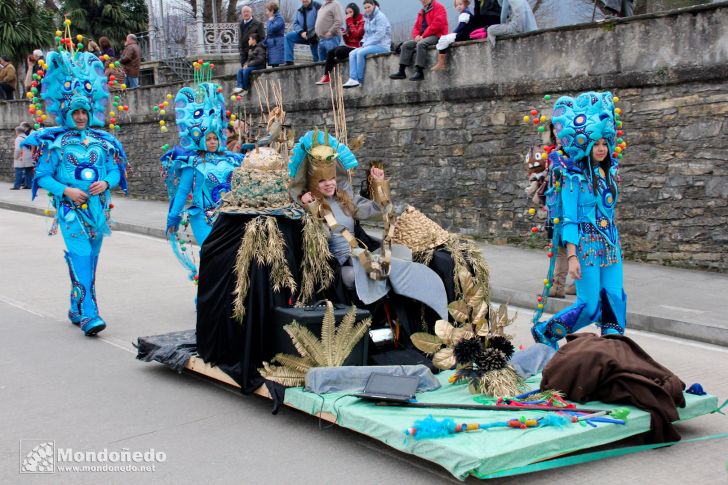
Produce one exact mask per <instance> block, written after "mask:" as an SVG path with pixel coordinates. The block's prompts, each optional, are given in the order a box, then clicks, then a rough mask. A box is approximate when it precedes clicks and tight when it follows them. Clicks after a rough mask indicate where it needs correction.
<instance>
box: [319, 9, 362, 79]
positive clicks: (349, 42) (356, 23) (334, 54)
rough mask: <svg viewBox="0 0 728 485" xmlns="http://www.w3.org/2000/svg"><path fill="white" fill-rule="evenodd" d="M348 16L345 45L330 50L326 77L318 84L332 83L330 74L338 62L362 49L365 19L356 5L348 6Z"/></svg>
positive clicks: (327, 56) (327, 57) (346, 13)
mask: <svg viewBox="0 0 728 485" xmlns="http://www.w3.org/2000/svg"><path fill="white" fill-rule="evenodd" d="M344 15H345V16H346V29H345V30H344V45H340V46H339V47H337V48H336V49H332V50H330V51H329V52H328V53H327V54H326V67H324V75H323V77H322V78H321V79H320V80H319V81H318V82H317V83H316V84H328V83H329V81H330V77H329V73H330V72H331V71H332V70H333V69H334V65H335V64H336V61H337V60H339V61H343V60H344V59H348V58H349V53H350V52H351V51H353V50H354V49H356V48H358V47H361V39H362V37H364V17H363V16H362V14H361V13H360V12H359V7H358V6H357V4H355V3H350V4H349V5H347V6H346V11H345V12H344Z"/></svg>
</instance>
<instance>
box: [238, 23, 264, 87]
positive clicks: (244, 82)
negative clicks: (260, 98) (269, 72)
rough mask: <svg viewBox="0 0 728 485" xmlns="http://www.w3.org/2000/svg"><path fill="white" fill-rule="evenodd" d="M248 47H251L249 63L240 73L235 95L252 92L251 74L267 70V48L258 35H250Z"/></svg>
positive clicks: (244, 65)
mask: <svg viewBox="0 0 728 485" xmlns="http://www.w3.org/2000/svg"><path fill="white" fill-rule="evenodd" d="M248 45H249V46H250V50H249V51H248V61H247V62H246V63H245V64H243V67H242V69H240V70H239V71H238V82H237V86H238V87H236V88H235V89H233V94H240V93H243V92H248V91H249V90H250V73H252V72H253V71H257V70H260V69H265V67H266V63H267V62H268V55H267V53H266V49H265V46H264V45H263V43H262V42H260V39H259V38H258V34H250V38H249V39H248Z"/></svg>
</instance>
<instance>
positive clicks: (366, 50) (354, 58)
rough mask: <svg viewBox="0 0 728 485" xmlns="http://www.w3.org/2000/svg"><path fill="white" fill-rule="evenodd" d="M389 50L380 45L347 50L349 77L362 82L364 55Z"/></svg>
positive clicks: (364, 65)
mask: <svg viewBox="0 0 728 485" xmlns="http://www.w3.org/2000/svg"><path fill="white" fill-rule="evenodd" d="M383 52H389V49H387V48H386V47H382V46H380V45H370V46H367V47H359V48H358V49H354V50H353V51H351V52H349V77H350V78H351V79H353V80H354V81H358V82H360V83H363V82H364V69H366V62H367V59H366V57H367V56H368V55H369V54H381V53H383Z"/></svg>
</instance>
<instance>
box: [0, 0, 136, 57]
mask: <svg viewBox="0 0 728 485" xmlns="http://www.w3.org/2000/svg"><path fill="white" fill-rule="evenodd" d="M0 1H1V0H0ZM62 5H63V8H62V11H63V12H65V13H66V14H67V15H68V18H70V19H71V22H73V23H72V25H71V31H72V33H73V34H74V35H76V34H83V35H84V36H86V37H90V38H92V39H94V40H96V41H98V39H99V37H101V36H106V37H108V38H109V40H111V43H112V45H114V47H115V48H116V49H117V51H118V50H119V49H120V48H121V47H122V46H123V45H124V41H125V40H126V36H127V35H128V34H136V33H139V32H145V31H147V30H148V29H149V27H148V19H149V12H148V11H147V5H146V3H145V2H144V0H64V1H63V2H62Z"/></svg>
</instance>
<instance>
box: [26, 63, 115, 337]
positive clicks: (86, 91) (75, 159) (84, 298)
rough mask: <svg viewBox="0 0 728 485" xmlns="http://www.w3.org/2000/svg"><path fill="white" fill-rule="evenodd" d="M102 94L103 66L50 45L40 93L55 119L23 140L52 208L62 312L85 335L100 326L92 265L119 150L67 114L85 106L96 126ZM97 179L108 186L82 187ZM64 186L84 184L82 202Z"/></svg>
mask: <svg viewBox="0 0 728 485" xmlns="http://www.w3.org/2000/svg"><path fill="white" fill-rule="evenodd" d="M108 96H109V92H108V87H107V84H106V77H105V76H104V65H103V64H102V63H101V61H99V59H98V58H97V57H96V56H94V55H92V54H90V53H80V52H77V53H75V54H72V53H70V52H66V51H62V52H51V53H50V54H49V55H48V73H47V74H46V77H45V79H44V81H43V88H42V92H41V98H42V99H43V101H44V102H45V104H46V110H47V112H48V113H50V114H52V115H53V116H55V119H56V122H57V123H58V124H59V125H61V126H59V127H54V128H45V129H43V130H40V131H36V132H34V133H32V134H31V135H30V136H28V138H26V140H25V141H24V142H23V146H27V147H30V148H32V150H33V153H34V157H35V159H36V169H35V178H34V180H33V191H32V196H33V198H35V196H36V193H37V191H38V188H39V187H42V188H44V189H45V190H47V191H48V193H49V195H50V197H51V203H52V205H53V207H54V208H55V210H56V215H55V220H54V223H53V227H52V229H51V234H54V233H55V232H56V231H57V230H58V228H60V230H61V234H62V235H63V239H64V241H65V243H66V248H67V251H66V253H65V259H66V263H67V264H68V271H69V275H70V278H71V298H70V300H71V302H70V303H71V304H70V309H69V311H68V318H69V320H70V321H71V323H73V324H75V325H79V326H80V328H81V330H82V331H83V332H84V333H85V334H86V335H93V334H96V333H98V332H100V331H101V330H103V329H104V328H106V322H105V321H104V320H103V319H102V318H101V317H100V316H99V311H98V306H97V304H96V289H95V281H96V268H97V265H98V260H99V252H100V251H101V243H102V241H103V238H104V236H106V235H108V234H110V232H111V231H110V229H109V220H110V202H111V195H110V190H111V189H113V188H114V187H116V186H120V187H121V188H122V189H123V190H124V191H126V178H125V166H126V154H125V153H124V150H123V149H122V147H121V143H120V142H119V140H117V139H116V138H115V137H114V136H112V135H110V134H108V133H106V132H105V131H100V130H95V129H92V128H86V129H77V128H76V123H75V122H74V121H73V118H72V114H73V113H74V112H75V111H77V110H85V111H86V112H87V113H88V115H89V121H88V125H89V126H103V125H104V109H105V106H106V103H107V101H108ZM97 181H104V182H106V183H107V184H108V188H107V189H106V190H105V191H104V192H102V193H101V194H98V195H91V194H89V188H90V186H91V184H93V183H94V182H97ZM67 187H71V188H77V189H81V190H82V191H84V192H85V193H86V194H87V195H88V199H87V200H86V202H84V203H83V204H77V203H75V202H73V201H72V200H71V199H70V198H69V197H67V196H64V190H65V189H66V188H67Z"/></svg>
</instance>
